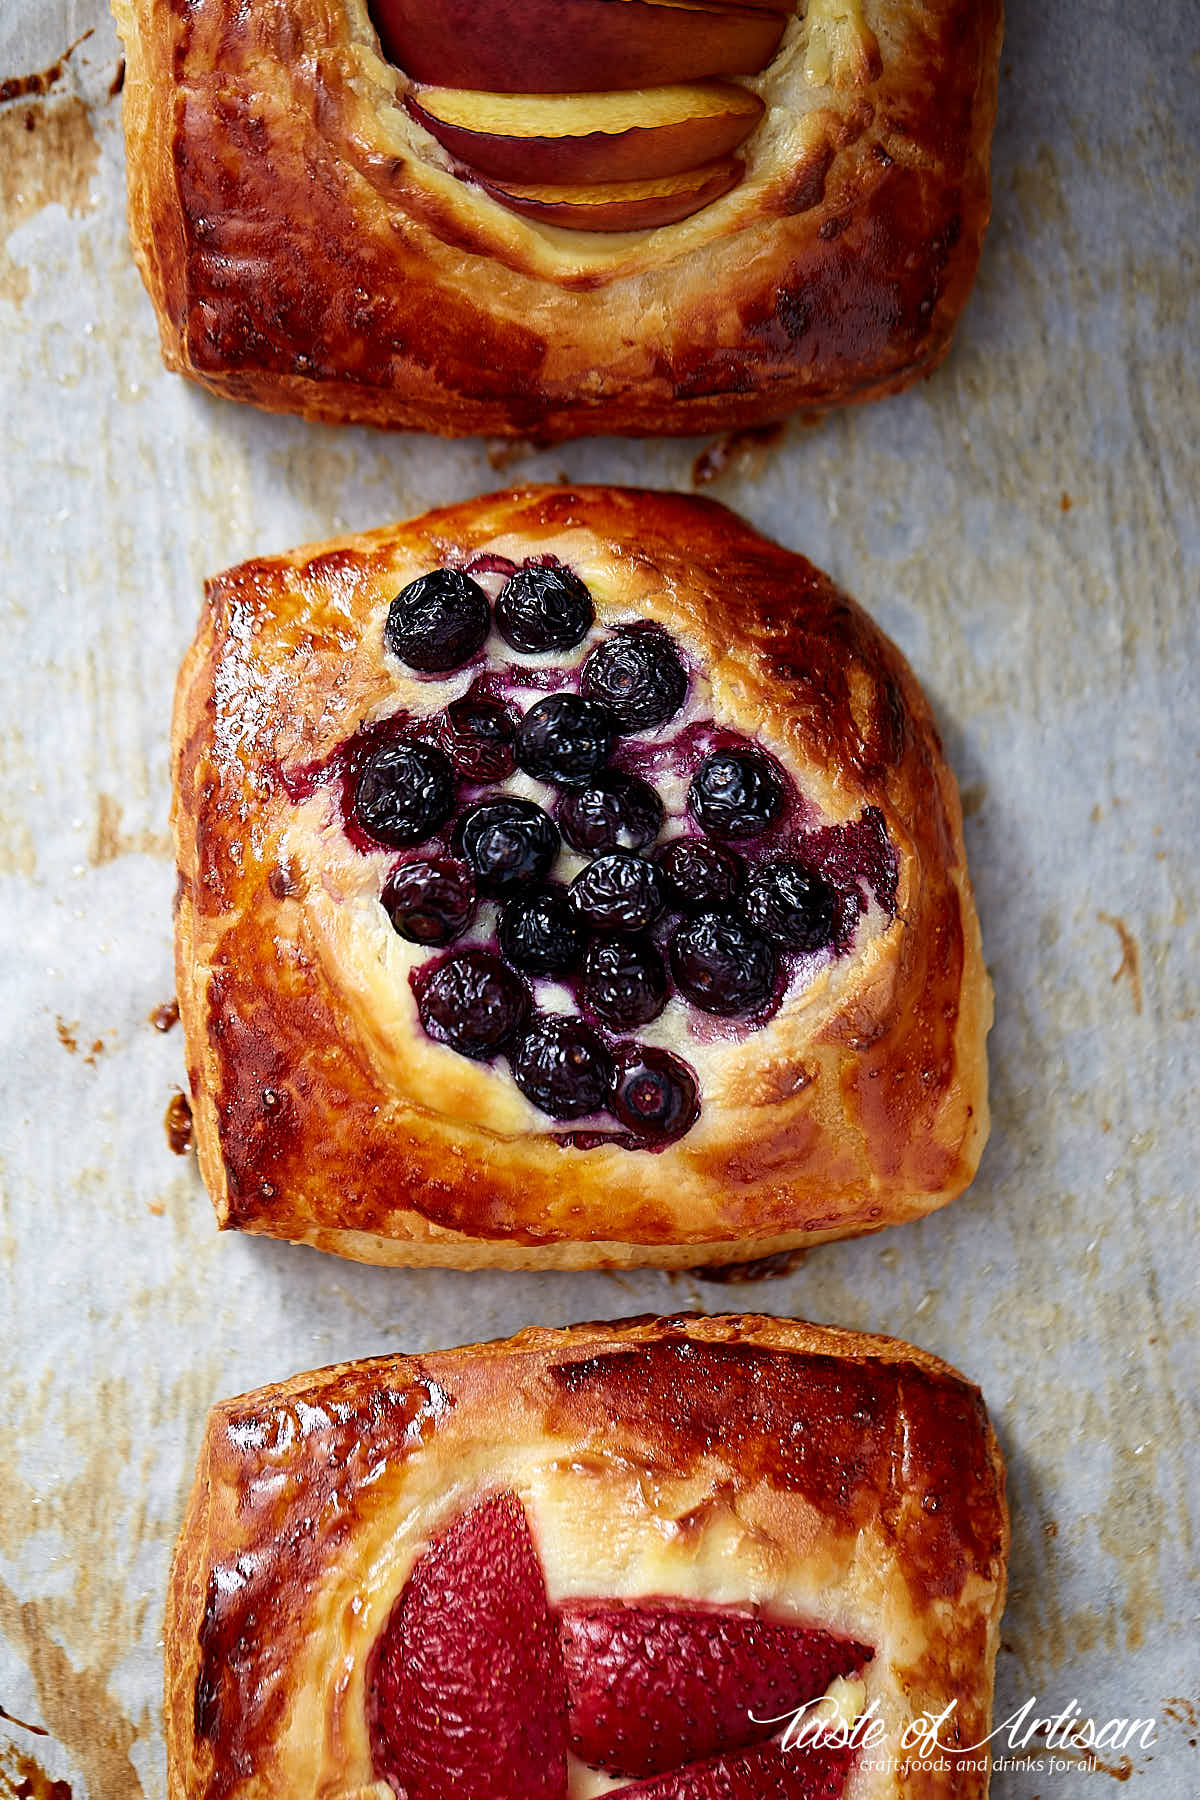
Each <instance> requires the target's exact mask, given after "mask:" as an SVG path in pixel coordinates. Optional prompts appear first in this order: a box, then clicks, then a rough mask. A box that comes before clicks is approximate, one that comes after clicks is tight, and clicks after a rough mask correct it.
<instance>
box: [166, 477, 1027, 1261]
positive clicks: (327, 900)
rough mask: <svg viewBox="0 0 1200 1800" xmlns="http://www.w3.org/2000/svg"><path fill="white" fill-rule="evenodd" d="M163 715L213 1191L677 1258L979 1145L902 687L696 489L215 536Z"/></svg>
mask: <svg viewBox="0 0 1200 1800" xmlns="http://www.w3.org/2000/svg"><path fill="white" fill-rule="evenodd" d="M174 756H175V778H176V795H177V798H176V809H175V824H176V833H177V842H178V854H179V873H180V898H179V909H178V973H179V993H180V1004H181V1008H182V1014H183V1019H184V1024H185V1028H186V1034H187V1043H188V1053H189V1064H190V1070H191V1079H192V1092H193V1103H194V1112H195V1119H196V1132H197V1141H198V1146H199V1154H200V1164H201V1168H202V1170H203V1173H204V1176H205V1178H206V1180H207V1182H208V1185H209V1188H210V1191H211V1193H212V1197H213V1200H214V1203H215V1205H216V1208H217V1213H218V1216H219V1218H220V1221H221V1223H222V1224H223V1225H231V1226H238V1227H241V1228H242V1229H245V1230H250V1231H261V1232H267V1233H270V1234H272V1235H274V1236H279V1237H286V1238H293V1239H298V1240H301V1241H304V1242H307V1243H311V1244H316V1245H319V1246H320V1247H322V1248H324V1249H328V1250H334V1251H338V1252H340V1253H342V1254H344V1255H348V1256H354V1257H358V1258H362V1259H364V1260H368V1261H379V1262H393V1263H413V1262H424V1263H447V1264H456V1265H459V1266H480V1265H484V1264H494V1265H498V1266H507V1267H551V1266H557V1267H582V1266H587V1265H603V1264H614V1263H657V1264H662V1265H675V1266H686V1265H689V1264H695V1263H700V1262H704V1261H723V1262H728V1261H730V1260H733V1259H735V1258H738V1257H752V1256H758V1255H765V1254H767V1253H769V1252H772V1251H775V1250H780V1249H784V1248H787V1247H791V1246H796V1245H802V1244H808V1243H813V1242H816V1241H818V1240H820V1239H822V1238H833V1237H843V1236H847V1235H851V1234H854V1233H859V1232H865V1231H874V1230H878V1229H880V1228H881V1227H882V1226H885V1225H888V1224H891V1223H894V1222H896V1221H899V1220H902V1219H906V1218H910V1217H914V1216H916V1215H918V1214H920V1213H924V1212H927V1211H929V1210H930V1209H931V1208H933V1207H936V1206H939V1205H942V1204H943V1203H944V1202H946V1201H947V1200H950V1199H952V1198H953V1197H954V1196H955V1195H956V1194H957V1193H959V1192H960V1191H961V1189H962V1188H963V1187H965V1186H966V1184H967V1183H968V1182H969V1181H970V1179H971V1177H972V1175H973V1173H974V1171H975V1167H976V1164H977V1162H978V1158H979V1155H980V1152H981V1150H982V1146H983V1142H984V1138H985V1136H986V1131H987V1101H986V1067H985V1056H984V1044H985V1036H986V1032H987V1028H988V1025H989V1023H990V1014H991V998H990V990H989V987H988V983H987V979H986V976H985V974H984V970H983V963H982V959H981V954H980V946H979V933H978V927H977V923H976V918H975V911H974V907H973V904H972V899H971V891H970V886H969V883H968V880H967V874H966V868H965V864H964V858H963V846H962V834H961V819H960V811H959V804H958V797H957V793H956V790H955V786H954V782H953V779H952V777H951V775H950V773H949V771H948V769H947V767H946V764H945V762H944V760H943V757H942V754H941V749H940V745H939V742H938V738H937V734H936V731H935V729H934V726H933V724H932V722H931V719H930V715H929V710H928V707H927V705H926V703H925V701H924V699H923V697H922V695H921V693H920V691H919V689H918V688H917V686H916V683H915V681H914V680H913V677H912V675H911V673H910V671H909V670H908V668H907V666H906V665H905V663H904V662H903V660H902V658H901V657H900V655H899V653H898V652H897V651H896V650H895V648H894V647H893V646H892V645H891V644H889V643H888V641H887V640H886V639H885V638H884V637H883V636H882V634H881V633H880V632H879V631H878V630H877V629H876V628H875V627H874V626H873V625H872V624H871V622H870V621H869V620H868V619H867V618H866V616H865V615H864V614H863V613H862V612H861V611H860V610H859V609H858V608H857V607H856V606H855V605H854V604H853V602H852V601H850V600H848V599H846V598H845V597H844V596H843V595H841V594H839V593H838V592H837V590H836V589H835V588H834V587H833V586H832V584H831V583H830V582H829V581H828V580H827V579H826V578H825V577H824V576H823V575H821V574H820V573H819V572H818V571H817V570H816V569H814V568H813V567H812V566H811V564H809V563H807V562H805V561H804V560H803V558H801V557H799V556H796V555H794V554H793V553H791V552H789V551H787V550H784V549H782V548H780V547H779V546H778V545H775V544H772V543H769V542H768V541H767V540H765V539H763V538H761V537H759V536H758V535H757V534H756V533H754V532H752V531H751V530H750V529H749V528H748V527H747V526H745V525H743V524H742V523H741V522H740V521H739V520H737V519H736V518H735V517H734V516H733V515H732V514H730V513H728V512H727V511H725V510H724V509H723V508H721V507H718V506H714V505H712V504H711V503H708V502H703V501H699V500H693V499H686V498H683V497H681V496H675V495H667V494H651V493H640V492H636V491H628V490H612V489H602V488H596V489H578V490H570V489H551V488H541V489H529V490H525V491H521V492H517V493H512V494H501V495H496V496H492V497H491V498H487V499H482V500H477V501H471V502H469V503H467V504H465V505H461V506H457V507H454V508H451V509H448V510H446V511H442V512H437V513H431V514H428V515H426V516H425V517H424V518H421V519H417V520H415V521H412V522H411V523H409V524H407V525H403V526H397V527H395V528H392V529H388V530H384V531H380V532H376V533H374V534H371V535H369V536H366V537H360V538H354V539H349V540H346V541H343V542H340V543H336V544H331V545H326V546H324V547H320V548H317V549H313V550H306V551H299V552H296V553H295V554H294V555H291V556H284V557H276V558H265V559H259V560H256V561H255V562H252V563H248V564H246V565H244V566H243V567H242V568H240V569H234V570H232V571H231V572H229V573H228V574H226V575H223V576H220V577H218V578H217V579H216V580H215V581H214V582H212V583H211V584H210V587H209V595H208V607H207V610H206V613H205V616H204V619H203V622H202V624H201V628H200V632H199V635H198V637H197V639H196V642H195V644H194V646H193V648H192V651H191V653H190V655H189V656H188V659H187V661H186V663H185V666H184V670H183V673H182V677H181V681H180V686H179V691H178V701H177V709H176V719H175V734H174Z"/></svg>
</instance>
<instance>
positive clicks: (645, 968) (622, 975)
mask: <svg viewBox="0 0 1200 1800" xmlns="http://www.w3.org/2000/svg"><path fill="white" fill-rule="evenodd" d="M583 1000H584V1004H585V1006H586V1007H587V1010H588V1011H589V1012H592V1013H594V1014H595V1015H596V1017H597V1018H598V1019H599V1020H600V1022H601V1024H602V1025H609V1026H611V1027H612V1029H613V1030H614V1031H632V1030H633V1028H634V1026H635V1025H648V1024H649V1023H650V1021H651V1019H657V1017H658V1015H659V1013H660V1012H661V1011H662V1009H663V1007H664V1006H665V1005H666V1003H667V971H666V967H665V965H664V963H663V959H662V955H661V953H660V952H659V950H658V948H657V946H656V945H655V944H652V943H651V941H650V939H649V938H648V937H602V938H595V939H594V940H593V941H592V943H591V944H589V945H588V953H587V958H586V960H585V962H584V965H583Z"/></svg>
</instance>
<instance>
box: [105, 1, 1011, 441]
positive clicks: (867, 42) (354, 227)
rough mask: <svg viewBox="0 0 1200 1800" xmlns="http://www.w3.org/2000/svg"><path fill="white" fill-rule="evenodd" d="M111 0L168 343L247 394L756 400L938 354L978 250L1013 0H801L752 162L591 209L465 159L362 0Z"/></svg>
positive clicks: (668, 402)
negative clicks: (611, 213)
mask: <svg viewBox="0 0 1200 1800" xmlns="http://www.w3.org/2000/svg"><path fill="white" fill-rule="evenodd" d="M114 4H115V10H116V14H117V21H118V25H119V27H120V29H121V32H122V36H123V38H124V41H125V47H126V55H127V74H126V82H125V127H126V139H127V145H128V160H129V194H130V218H131V225H132V232H133V240H134V247H135V252H136V254H137V258H138V262H139V266H140V268H141V271H142V274H143V277H144V278H145V281H146V285H147V287H148V289H149V292H150V295H151V298H152V300H153V302H154V305H155V308H156V311H157V313H158V317H159V325H160V330H161V334H162V343H163V354H164V356H165V358H166V361H167V363H168V365H169V366H170V367H171V368H173V369H177V370H180V371H181V372H183V373H185V374H188V375H190V376H192V377H193V378H194V379H196V380H199V381H201V382H203V383H204V384H205V385H206V386H207V387H209V388H211V389H212V390H213V391H214V392H217V393H221V394H224V395H227V396H228V397H230V398H233V399H241V400H249V401H252V402H254V403H255V404H257V405H260V406H266V407H269V408H271V409H273V410H276V411H286V412H300V413H304V414H306V415H307V416H309V417H312V418H319V419H324V420H327V421H330V422H347V421H353V422H357V423H366V424H373V425H381V426H389V427H400V428H405V429H413V428H416V429H420V430H426V431H434V432H438V433H440V434H442V435H446V436H461V435H466V434H470V433H475V432H485V433H491V434H498V435H512V436H536V437H539V438H542V439H546V440H552V439H560V438H569V437H576V436H582V435H587V434H590V433H595V432H628V433H635V434H640V433H662V432H669V433H688V432H702V431H712V430H717V429H727V428H730V427H738V426H746V425H751V424H754V423H758V422H762V421H765V420H772V419H778V418H781V417H783V416H785V415H786V414H787V413H788V412H790V411H792V410H793V409H795V408H797V407H806V408H810V409H817V408H823V407H828V406H834V405H840V404H844V403H847V402H850V401H856V400H866V399H872V398H875V397H877V396H880V395H883V394H887V393H892V392H895V391H898V390H899V389H900V388H902V387H904V386H906V385H907V384H908V383H909V382H911V381H912V380H914V379H915V378H916V377H917V376H919V375H921V374H924V373H927V372H929V371H930V370H931V369H933V368H934V367H935V366H936V365H937V363H938V362H939V361H940V360H941V358H942V357H943V356H944V355H945V353H946V350H947V349H948V347H949V342H950V335H951V332H952V330H953V327H954V324H955V322H956V320H957V318H958V315H959V313H960V311H961V309H962V307H963V305H964V303H965V301H966V297H967V294H968V292H969V289H970V286H971V283H972V281H973V279H974V273H975V268H976V264H977V262H978V258H979V252H980V247H981V244H982V239H983V234H984V230H985V228H986V224H987V219H988V212H989V205H990V199H989V185H988V157H989V150H990V141H991V132H992V125H993V119H994V114H995V94H996V78H997V68H998V60H999V46H1000V35H1001V25H1002V20H1001V0H861V7H860V6H859V4H858V3H857V0H856V3H855V4H854V5H840V4H838V5H834V4H833V3H832V0H809V5H808V6H807V8H805V9H803V11H801V12H800V13H799V14H798V15H797V16H796V17H794V18H793V19H792V20H791V22H790V24H789V26H788V31H787V34H786V36H785V39H784V45H783V49H782V50H781V52H780V54H779V56H778V57H777V58H776V60H775V62H774V63H773V64H772V65H771V68H770V69H768V70H767V72H766V73H765V74H764V75H763V76H761V77H759V78H757V80H756V81H754V82H752V83H751V84H750V85H751V86H754V87H756V88H757V89H758V90H759V91H760V92H761V93H762V95H763V97H764V99H765V100H766V101H767V105H768V112H767V117H766V121H765V123H764V124H763V126H761V127H760V128H759V130H758V131H757V132H756V133H755V135H754V137H753V138H752V139H751V140H750V143H749V145H748V147H747V149H746V161H747V171H746V176H745V178H744V180H743V181H742V182H741V184H740V185H739V187H738V188H736V189H735V190H734V192H733V193H732V194H730V195H729V196H728V197H727V198H726V199H724V200H721V201H718V202H716V203H715V204H713V205H711V206H709V207H707V208H705V209H704V210H703V211H702V212H701V213H699V214H697V215H696V216H695V217H694V218H692V219H691V220H689V221H687V222H685V223H683V224H680V225H675V226H671V227H667V228H664V229H662V230H658V231H653V232H641V233H637V232H632V233H624V234H618V235H616V236H608V237H605V236H604V235H603V234H601V235H600V236H597V234H590V233H584V232H564V231H560V230H556V229H552V228H543V227H540V226H537V225H533V224H531V223H529V222H528V221H526V220H521V219H518V218H515V217H514V216H513V215H511V214H509V213H507V212H506V211H505V210H504V209H503V208H501V207H500V206H499V205H498V204H497V203H496V202H494V201H493V200H491V199H490V198H489V197H488V196H487V195H486V193H484V192H483V190H482V189H480V188H477V187H473V186H469V185H468V184H466V183H464V182H462V181H461V180H459V179H458V178H457V176H456V175H455V174H453V173H452V171H451V164H450V159H449V157H448V156H447V155H446V153H444V152H442V151H441V150H440V148H439V146H438V145H437V144H436V142H435V141H434V140H433V139H432V138H430V137H429V135H428V133H426V132H424V131H423V130H422V129H421V128H420V127H419V126H418V125H416V124H415V123H414V121H413V120H412V119H411V118H410V116H409V115H408V113H407V112H406V111H405V109H404V106H403V100H404V97H405V94H406V92H407V90H408V88H409V86H410V85H411V84H410V83H408V81H407V78H406V77H404V76H403V75H402V74H401V73H400V72H399V71H397V70H396V69H395V68H394V67H393V66H392V65H390V64H388V63H386V62H385V61H383V59H382V57H381V55H380V51H379V44H378V39H377V38H376V35H375V32H374V29H373V27H372V25H371V22H370V18H369V16H368V13H367V8H366V4H365V0H288V3H287V4H286V5H273V6H268V5H266V4H263V3H261V0H254V3H253V4H250V5H242V6H234V5H233V4H231V0H192V3H191V4H189V5H187V6H184V5H182V4H178V3H174V4H173V3H171V0H114ZM826 15H840V16H842V18H841V19H839V20H836V21H835V22H834V23H830V21H829V19H828V18H827V17H826ZM844 16H849V17H850V19H851V22H852V23H851V25H850V26H847V25H846V24H845V23H844V22H843V20H844ZM855 17H857V18H858V21H859V22H858V24H857V26H854V25H853V20H854V18H855ZM847 31H849V32H850V42H849V47H848V48H847V47H846V45H845V44H844V43H843V39H844V37H845V34H846V32H847ZM831 45H832V49H831V47H830V46H831Z"/></svg>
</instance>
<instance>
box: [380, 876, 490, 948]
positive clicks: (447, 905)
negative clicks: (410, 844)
mask: <svg viewBox="0 0 1200 1800" xmlns="http://www.w3.org/2000/svg"><path fill="white" fill-rule="evenodd" d="M383 904H384V908H385V910H386V911H387V914H388V916H389V918H390V919H391V921H392V924H393V925H394V926H395V927H396V930H397V931H398V932H399V933H400V936H401V937H402V938H407V939H408V940H409V942H410V943H412V944H452V943H453V942H454V940H455V938H458V937H461V936H462V934H463V932H464V931H465V930H466V929H467V926H468V925H469V924H470V923H471V920H472V919H473V918H474V917H475V882H474V880H473V879H472V876H471V871H470V869H468V868H467V866H466V864H465V863H460V862H456V861H455V859H454V858H453V857H450V856H421V857H416V858H414V860H413V861H412V862H406V863H401V864H400V867H399V868H398V869H396V870H394V871H393V873H392V875H391V876H390V877H389V879H388V883H387V886H386V887H385V888H384V890H383Z"/></svg>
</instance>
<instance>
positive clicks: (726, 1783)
mask: <svg viewBox="0 0 1200 1800" xmlns="http://www.w3.org/2000/svg"><path fill="white" fill-rule="evenodd" d="M853 1761H854V1751H853V1750H851V1749H847V1748H843V1747H842V1746H840V1745H839V1746H836V1747H831V1748H828V1749H821V1748H815V1749H811V1750H789V1751H783V1750H781V1749H780V1748H779V1746H778V1744H763V1745H761V1746H760V1747H759V1748H758V1749H755V1750H740V1751H737V1752H735V1753H734V1754H733V1755H732V1756H717V1757H714V1758H713V1759H712V1760H711V1761H710V1762H700V1763H692V1764H690V1766H689V1767H688V1768H686V1769H674V1770H672V1771H671V1773H670V1774H668V1775H656V1776H655V1777H654V1779H653V1780H652V1781H638V1782H635V1783H634V1784H633V1786H632V1787H623V1788H614V1790H613V1794H612V1800H842V1796H843V1795H844V1794H845V1792H846V1782H847V1780H848V1779H849V1775H850V1765H851V1763H852V1762H853Z"/></svg>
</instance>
